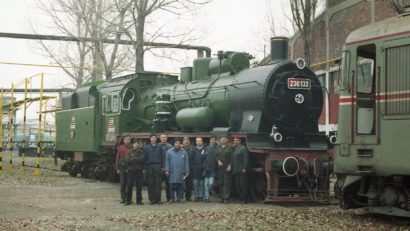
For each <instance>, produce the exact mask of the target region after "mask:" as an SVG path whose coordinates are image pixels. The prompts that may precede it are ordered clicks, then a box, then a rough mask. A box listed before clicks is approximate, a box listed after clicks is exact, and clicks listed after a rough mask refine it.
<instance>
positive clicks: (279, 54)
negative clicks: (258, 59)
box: [270, 37, 289, 62]
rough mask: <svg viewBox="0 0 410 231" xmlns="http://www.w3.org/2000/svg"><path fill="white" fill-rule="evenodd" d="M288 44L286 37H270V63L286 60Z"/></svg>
mask: <svg viewBox="0 0 410 231" xmlns="http://www.w3.org/2000/svg"><path fill="white" fill-rule="evenodd" d="M288 43H289V39H288V38H286V37H272V38H271V39H270V57H271V60H272V61H275V62H277V61H282V60H287V59H288Z"/></svg>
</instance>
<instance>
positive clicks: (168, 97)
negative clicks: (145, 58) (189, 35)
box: [56, 38, 332, 201]
mask: <svg viewBox="0 0 410 231" xmlns="http://www.w3.org/2000/svg"><path fill="white" fill-rule="evenodd" d="M271 45H272V51H271V58H272V61H271V62H270V63H269V64H268V65H265V66H258V67H254V68H250V62H249V60H250V56H249V54H246V53H242V52H222V51H220V52H218V54H217V57H215V58H210V57H206V58H198V59H195V60H194V62H193V66H192V67H185V68H182V69H181V74H180V79H179V80H178V76H173V75H169V74H164V73H157V72H140V73H135V74H132V75H127V76H123V77H119V78H115V79H112V80H110V81H107V82H97V83H90V84H88V85H86V86H83V87H82V88H79V89H77V90H76V92H75V93H73V94H71V95H68V96H66V97H65V98H63V103H62V107H63V110H62V111H60V112H58V113H57V131H58V133H57V142H56V154H57V156H58V157H60V158H62V159H67V160H68V161H67V163H66V164H65V165H64V170H66V171H67V172H69V174H70V175H72V176H76V175H77V174H79V173H80V174H81V175H82V176H84V177H92V178H97V179H108V180H112V179H113V178H114V176H115V172H114V158H115V150H116V147H117V145H118V143H119V140H120V139H121V137H122V136H124V135H130V136H131V137H132V138H134V139H140V140H144V141H146V140H147V138H148V137H149V135H150V134H152V133H157V134H158V133H162V132H165V133H167V134H168V137H170V139H173V138H176V137H184V136H188V137H196V136H202V137H204V138H207V137H210V136H211V135H216V136H222V135H228V136H229V135H235V136H239V137H241V139H242V141H243V143H244V144H246V146H247V147H248V149H249V152H250V153H251V163H252V169H251V173H250V174H251V175H250V176H249V177H250V178H252V180H251V181H250V183H251V185H250V191H251V195H252V196H253V198H254V199H255V200H265V201H277V200H311V199H314V200H316V199H317V200H320V199H323V200H325V199H326V200H327V199H328V196H329V174H330V172H331V171H332V167H331V165H332V164H331V158H330V155H329V153H328V140H327V138H326V136H325V135H323V134H319V132H318V118H319V116H320V113H321V111H322V103H323V95H322V87H321V86H320V83H319V81H318V79H317V78H316V76H315V74H314V73H313V72H312V71H311V70H310V69H309V68H307V67H305V63H304V61H303V60H301V59H300V60H297V61H296V62H292V61H288V60H287V54H288V51H287V46H288V40H287V38H273V39H272V44H271Z"/></svg>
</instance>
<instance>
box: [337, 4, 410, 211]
mask: <svg viewBox="0 0 410 231" xmlns="http://www.w3.org/2000/svg"><path fill="white" fill-rule="evenodd" d="M409 64H410V11H407V13H404V14H402V15H399V16H397V17H394V18H390V19H387V20H384V21H381V22H377V23H375V24H371V25H369V26H366V27H363V28H360V29H358V30H356V31H354V32H352V33H351V34H350V35H349V36H348V38H347V40H346V43H345V46H344V50H343V62H342V78H341V81H340V85H341V86H340V87H341V89H340V93H341V95H340V109H339V122H338V123H339V131H338V137H337V145H336V156H335V165H334V167H335V173H336V174H337V182H336V185H335V194H336V196H337V197H338V198H339V199H340V201H341V207H342V208H345V209H350V208H359V207H364V208H368V210H369V211H370V212H371V213H380V214H386V215H391V216H399V217H410V167H409V163H407V160H410V151H409V150H410V149H409V147H407V144H408V140H407V139H408V137H409V134H410V132H409V131H410V66H409Z"/></svg>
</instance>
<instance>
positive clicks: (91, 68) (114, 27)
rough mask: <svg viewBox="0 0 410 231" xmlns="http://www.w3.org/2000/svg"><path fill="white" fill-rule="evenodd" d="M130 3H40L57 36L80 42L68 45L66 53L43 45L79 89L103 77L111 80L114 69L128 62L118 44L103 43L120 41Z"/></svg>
mask: <svg viewBox="0 0 410 231" xmlns="http://www.w3.org/2000/svg"><path fill="white" fill-rule="evenodd" d="M129 1H130V0H127V1H125V0H116V1H109V0H53V1H52V3H51V4H45V3H44V2H42V1H39V6H40V8H41V10H42V11H44V12H45V13H46V14H47V15H48V16H49V17H50V19H51V20H52V21H53V23H54V26H55V28H54V29H56V30H57V31H58V33H60V34H62V35H67V36H70V37H75V38H78V39H79V41H78V42H76V43H75V44H73V43H68V44H65V47H64V50H61V49H55V48H53V47H52V46H50V44H49V43H45V42H43V41H41V42H40V44H41V46H42V48H43V50H44V51H45V53H46V54H47V55H48V56H49V57H51V58H52V59H53V61H54V62H56V63H57V64H58V65H59V66H60V67H61V68H62V69H63V70H64V72H65V73H67V74H68V76H70V77H71V78H72V79H73V80H74V81H75V85H76V86H77V87H79V86H80V85H81V84H82V83H84V82H87V81H89V80H91V79H93V80H98V79H103V75H104V74H105V79H107V80H109V79H111V78H112V77H113V75H114V74H115V73H116V72H115V70H116V69H117V68H118V67H121V66H125V65H124V62H125V63H126V62H127V60H129V57H127V55H126V54H127V53H126V52H121V51H120V47H119V44H118V43H114V44H111V45H106V44H104V43H103V42H102V40H104V39H107V38H110V39H112V38H114V40H115V41H119V40H120V39H121V35H122V34H123V33H122V31H121V30H122V24H123V23H124V17H125V12H126V11H127V10H128V7H129V6H130V3H129ZM83 38H88V39H91V41H92V42H89V40H88V41H85V40H82V39H83ZM73 46H74V47H75V49H73ZM73 67H74V68H73Z"/></svg>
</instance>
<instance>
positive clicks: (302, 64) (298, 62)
mask: <svg viewBox="0 0 410 231" xmlns="http://www.w3.org/2000/svg"><path fill="white" fill-rule="evenodd" d="M295 63H296V66H297V67H298V68H299V69H300V70H302V69H303V68H305V67H306V62H305V60H304V59H302V58H298V59H296V62H295Z"/></svg>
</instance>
